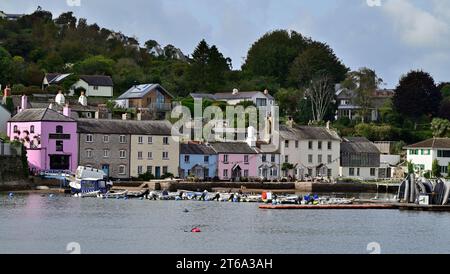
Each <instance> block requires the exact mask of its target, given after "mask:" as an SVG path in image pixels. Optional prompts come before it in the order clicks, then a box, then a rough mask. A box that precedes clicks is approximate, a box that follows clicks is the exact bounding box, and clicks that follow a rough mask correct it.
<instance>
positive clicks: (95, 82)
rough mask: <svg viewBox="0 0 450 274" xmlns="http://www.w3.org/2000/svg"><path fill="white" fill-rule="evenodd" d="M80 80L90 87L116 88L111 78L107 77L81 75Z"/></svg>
mask: <svg viewBox="0 0 450 274" xmlns="http://www.w3.org/2000/svg"><path fill="white" fill-rule="evenodd" d="M80 79H81V80H83V81H85V82H86V83H88V84H89V85H90V86H101V87H112V86H114V83H113V80H112V78H111V76H106V75H81V76H80Z"/></svg>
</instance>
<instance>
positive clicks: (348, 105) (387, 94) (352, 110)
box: [336, 84, 394, 122]
mask: <svg viewBox="0 0 450 274" xmlns="http://www.w3.org/2000/svg"><path fill="white" fill-rule="evenodd" d="M355 96H356V95H355V92H354V91H353V90H349V89H346V88H342V87H341V85H339V84H338V85H336V100H337V105H338V107H337V119H340V118H344V117H345V118H348V119H350V120H355V119H361V117H359V116H360V114H359V112H360V109H361V107H360V106H358V105H356V104H355V102H354V101H355ZM393 96H394V90H392V89H379V90H376V91H375V92H374V94H373V95H372V97H371V107H370V109H369V111H368V112H369V114H368V117H365V118H364V119H365V121H371V122H376V121H378V120H379V119H380V108H382V107H383V106H384V104H385V103H386V102H387V101H388V100H390V99H391V98H392V97H393Z"/></svg>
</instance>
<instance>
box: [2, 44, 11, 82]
mask: <svg viewBox="0 0 450 274" xmlns="http://www.w3.org/2000/svg"><path fill="white" fill-rule="evenodd" d="M12 66H13V60H12V57H11V54H9V52H8V51H7V50H6V49H4V48H3V47H1V46H0V68H1V69H0V83H3V84H8V83H9V82H10V81H11V80H12V79H11V78H12V72H13V67H12Z"/></svg>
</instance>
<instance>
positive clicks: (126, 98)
mask: <svg viewBox="0 0 450 274" xmlns="http://www.w3.org/2000/svg"><path fill="white" fill-rule="evenodd" d="M173 98H174V97H173V96H172V95H171V94H170V93H169V92H168V91H167V90H166V89H165V88H163V87H162V86H161V85H159V84H142V85H134V86H132V87H131V88H130V89H129V90H127V91H126V92H124V93H123V94H122V95H120V96H119V97H118V98H117V100H116V104H117V105H118V106H120V107H123V108H137V109H143V110H147V111H149V112H151V113H154V114H155V116H156V117H155V118H158V119H164V118H165V117H166V115H167V114H168V113H169V112H170V111H172V100H173Z"/></svg>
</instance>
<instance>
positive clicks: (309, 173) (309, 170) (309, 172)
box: [308, 168, 312, 177]
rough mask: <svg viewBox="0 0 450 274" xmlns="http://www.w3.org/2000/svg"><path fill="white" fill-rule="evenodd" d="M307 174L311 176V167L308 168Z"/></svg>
mask: <svg viewBox="0 0 450 274" xmlns="http://www.w3.org/2000/svg"><path fill="white" fill-rule="evenodd" d="M308 176H309V177H312V168H308Z"/></svg>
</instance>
